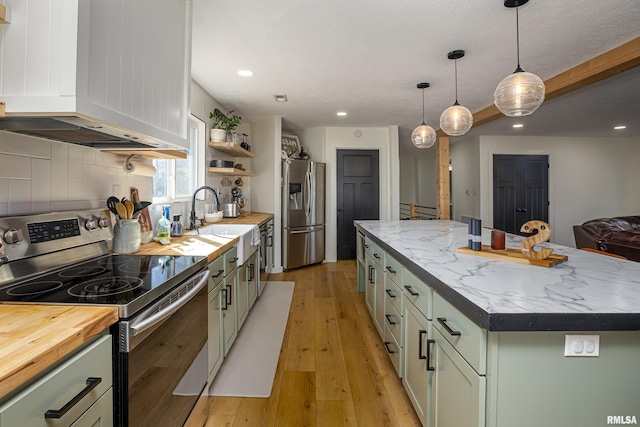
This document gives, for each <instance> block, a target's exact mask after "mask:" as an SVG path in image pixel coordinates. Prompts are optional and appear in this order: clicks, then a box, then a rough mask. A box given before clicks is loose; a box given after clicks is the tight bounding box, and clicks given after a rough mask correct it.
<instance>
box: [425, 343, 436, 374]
mask: <svg viewBox="0 0 640 427" xmlns="http://www.w3.org/2000/svg"><path fill="white" fill-rule="evenodd" d="M435 343H436V340H427V371H435V370H436V368H434V367H433V366H431V346H432V345H433V344H435Z"/></svg>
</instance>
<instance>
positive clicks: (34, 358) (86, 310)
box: [0, 304, 118, 399]
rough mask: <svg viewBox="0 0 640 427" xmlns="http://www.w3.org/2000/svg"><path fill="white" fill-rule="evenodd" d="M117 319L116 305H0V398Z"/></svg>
mask: <svg viewBox="0 0 640 427" xmlns="http://www.w3.org/2000/svg"><path fill="white" fill-rule="evenodd" d="M117 321H118V309H117V307H88V306H82V307H80V306H69V305H65V306H63V305H24V304H14V305H11V304H0V399H1V398H3V397H4V396H6V395H7V394H8V393H10V392H11V391H12V390H14V389H16V388H17V387H19V386H20V385H22V384H24V383H25V382H27V381H29V380H30V379H31V378H33V377H34V376H36V375H37V374H39V373H40V372H42V371H44V370H45V369H46V368H48V367H49V366H51V365H52V364H54V363H55V362H57V361H58V360H60V359H62V358H63V357H64V356H66V355H67V354H69V353H70V352H72V351H73V350H75V349H76V348H78V347H79V346H81V345H82V344H84V343H85V342H87V341H89V340H90V339H91V338H93V337H94V336H96V335H97V334H99V333H100V332H102V331H104V330H105V329H107V328H108V327H109V326H111V325H112V324H114V323H116V322H117Z"/></svg>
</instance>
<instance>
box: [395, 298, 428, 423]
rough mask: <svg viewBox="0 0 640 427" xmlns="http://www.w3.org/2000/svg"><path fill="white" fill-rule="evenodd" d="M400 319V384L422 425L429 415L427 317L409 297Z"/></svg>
mask: <svg viewBox="0 0 640 427" xmlns="http://www.w3.org/2000/svg"><path fill="white" fill-rule="evenodd" d="M403 313H404V314H403V317H402V319H403V323H404V363H403V369H404V375H403V377H402V385H403V386H404V389H405V390H406V392H407V395H408V396H409V399H410V400H411V403H412V404H413V407H414V409H415V410H416V413H417V414H418V418H420V421H421V422H422V425H423V426H426V425H427V420H428V419H429V404H430V402H429V399H430V396H431V380H432V376H433V371H430V370H429V369H428V367H430V366H433V365H428V364H429V363H431V362H430V361H429V360H428V358H427V351H428V346H430V345H431V343H430V341H429V340H430V339H431V329H432V328H431V325H430V323H431V322H430V321H428V320H427V318H426V317H425V316H424V315H423V314H422V313H421V312H420V311H419V310H418V309H417V308H416V307H415V306H414V305H413V304H412V303H410V302H409V301H405V302H404V304H403Z"/></svg>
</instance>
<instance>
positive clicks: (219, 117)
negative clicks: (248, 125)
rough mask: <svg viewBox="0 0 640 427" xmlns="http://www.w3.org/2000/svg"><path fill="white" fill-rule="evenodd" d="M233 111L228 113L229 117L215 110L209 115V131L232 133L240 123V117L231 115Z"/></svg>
mask: <svg viewBox="0 0 640 427" xmlns="http://www.w3.org/2000/svg"><path fill="white" fill-rule="evenodd" d="M234 111H235V110H231V111H229V115H228V116H225V115H224V114H222V113H221V112H220V111H219V110H215V111H213V112H210V113H209V118H210V119H212V122H211V129H224V130H226V131H227V132H232V131H233V130H235V128H237V127H238V125H239V124H240V123H241V122H242V117H240V116H238V115H237V114H233V113H234Z"/></svg>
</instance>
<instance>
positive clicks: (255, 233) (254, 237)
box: [251, 225, 260, 246]
mask: <svg viewBox="0 0 640 427" xmlns="http://www.w3.org/2000/svg"><path fill="white" fill-rule="evenodd" d="M251 246H260V227H258V226H257V225H254V226H253V228H252V229H251Z"/></svg>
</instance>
